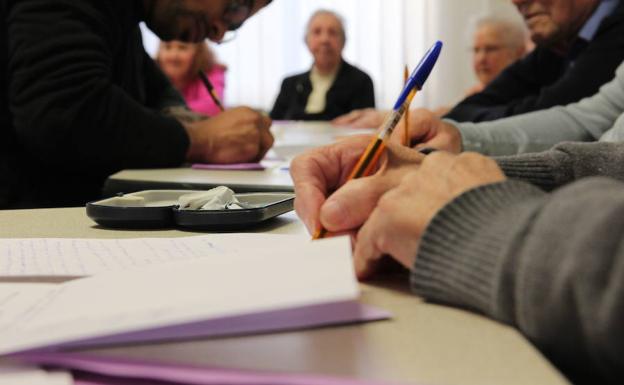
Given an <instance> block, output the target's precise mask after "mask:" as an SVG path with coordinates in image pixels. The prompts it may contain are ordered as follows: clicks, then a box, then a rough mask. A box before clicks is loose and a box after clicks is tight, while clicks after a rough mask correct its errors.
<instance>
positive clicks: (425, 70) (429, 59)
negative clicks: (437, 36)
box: [394, 41, 443, 110]
mask: <svg viewBox="0 0 624 385" xmlns="http://www.w3.org/2000/svg"><path fill="white" fill-rule="evenodd" d="M442 45H443V44H442V42H441V41H437V42H435V44H434V45H433V46H431V48H429V51H427V53H426V54H425V56H423V58H422V59H420V63H418V65H417V66H416V68H414V71H413V72H412V75H411V76H410V77H409V79H407V83H406V84H405V87H404V88H403V92H402V93H401V96H399V99H398V100H397V102H396V104H395V105H394V109H395V110H397V109H399V108H401V106H402V105H403V103H405V100H406V99H407V97H408V95H409V94H410V92H412V90H413V89H414V88H417V89H418V90H421V89H422V87H423V85H424V84H425V82H426V81H427V79H428V78H429V75H430V74H431V71H433V67H435V64H436V62H437V61H438V57H440V52H441V51H442Z"/></svg>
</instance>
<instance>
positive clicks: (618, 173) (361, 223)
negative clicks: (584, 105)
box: [291, 136, 624, 384]
mask: <svg viewBox="0 0 624 385" xmlns="http://www.w3.org/2000/svg"><path fill="white" fill-rule="evenodd" d="M397 139H398V138H397ZM369 141H370V138H369V137H368V136H361V137H352V138H347V139H344V140H342V141H340V142H338V143H337V144H334V145H332V146H328V147H324V148H320V149H316V150H313V151H311V152H309V153H307V154H304V155H301V156H299V157H297V158H296V159H295V160H294V161H293V163H292V165H291V175H292V177H293V180H294V182H295V192H296V200H295V207H296V210H297V214H298V215H299V216H300V218H301V219H302V220H303V221H304V223H305V224H306V226H307V228H308V229H309V231H310V232H313V231H314V230H315V229H316V228H317V226H318V225H319V224H322V225H323V227H324V228H325V229H327V230H329V231H331V232H334V233H339V234H341V233H350V234H352V239H353V240H354V251H353V254H354V264H355V270H356V273H357V274H358V277H359V278H361V279H366V278H369V277H371V276H372V275H374V274H375V272H376V270H377V268H378V267H379V265H380V264H381V263H382V262H384V258H390V259H391V261H394V262H395V263H397V264H400V265H401V266H404V267H405V268H406V269H409V271H410V282H409V284H410V286H411V288H412V290H413V291H414V293H415V294H417V295H420V296H422V297H424V298H425V299H427V300H429V301H433V302H438V303H442V304H446V305H451V306H457V307H461V308H465V309H470V310H473V311H477V312H480V313H482V314H484V315H486V316H488V317H491V318H493V319H495V320H498V321H500V322H503V323H506V324H509V325H512V326H514V327H516V328H518V330H520V331H521V332H522V333H523V334H524V335H525V336H526V337H527V338H528V339H529V340H530V341H531V342H533V343H534V344H535V346H537V347H538V348H539V349H540V350H541V351H542V353H543V354H544V355H545V356H546V357H547V358H549V359H550V360H551V361H552V362H553V363H554V364H555V365H556V366H557V367H558V368H559V369H560V370H561V371H562V372H563V373H564V374H565V375H566V376H568V377H569V378H570V379H571V380H572V381H573V382H574V383H577V384H595V383H604V384H607V383H608V384H618V383H621V382H622V379H623V378H624V339H623V338H622V333H621V325H622V324H623V323H624V290H622V282H624V247H622V246H623V245H622V239H623V236H622V229H623V228H624V167H622V164H624V144H623V143H565V144H560V145H558V146H556V147H554V148H553V149H551V150H549V151H546V152H543V153H536V154H526V155H518V156H510V157H502V158H497V159H491V158H487V157H485V156H483V155H480V154H476V153H462V154H459V155H455V154H451V153H447V152H442V151H438V152H434V153H432V154H430V155H427V156H425V155H423V154H421V153H419V152H417V151H415V150H413V149H410V148H407V147H404V146H401V145H400V144H398V143H393V142H390V143H389V144H388V150H387V158H386V162H385V164H384V165H383V167H380V169H379V170H378V172H377V173H376V174H374V175H373V176H370V177H366V178H360V179H355V180H351V181H350V182H348V183H346V184H344V183H345V180H346V176H347V175H349V173H350V171H351V169H352V168H353V167H354V165H355V163H356V162H357V160H358V159H359V156H360V154H361V153H362V151H363V150H364V148H365V147H366V146H367V145H368V143H369ZM397 142H398V140H397ZM335 190H337V191H335ZM333 191H335V192H334V193H332V192H333ZM384 256H387V257H384ZM406 283H407V282H406Z"/></svg>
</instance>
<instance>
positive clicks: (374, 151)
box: [313, 41, 442, 239]
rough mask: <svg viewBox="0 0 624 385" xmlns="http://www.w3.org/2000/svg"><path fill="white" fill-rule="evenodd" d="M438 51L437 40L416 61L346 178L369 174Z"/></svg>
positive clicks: (316, 235) (319, 234)
mask: <svg viewBox="0 0 624 385" xmlns="http://www.w3.org/2000/svg"><path fill="white" fill-rule="evenodd" d="M440 51H442V42H440V41H438V42H436V43H435V44H434V45H433V46H432V47H431V48H430V49H429V51H427V53H426V54H425V56H424V57H423V58H422V59H421V60H420V63H418V65H417V66H416V68H415V69H414V71H413V72H412V75H411V76H410V77H409V79H407V82H406V84H405V87H404V88H403V91H402V92H401V95H400V96H399V98H398V99H397V102H396V103H395V105H394V108H393V109H392V112H391V113H390V115H388V117H387V118H386V120H385V121H384V124H383V125H382V126H381V128H380V130H379V132H378V133H377V135H376V136H375V137H373V140H372V141H371V143H370V144H369V145H368V147H367V148H366V150H365V151H364V153H363V154H362V156H361V157H360V160H359V161H358V163H357V164H356V165H355V167H354V168H353V171H352V172H351V174H350V175H349V178H348V180H351V179H357V178H361V177H363V176H367V175H370V174H371V172H372V171H373V169H374V168H375V167H376V166H377V162H378V161H379V158H380V157H381V155H382V154H383V152H384V150H385V149H386V145H385V140H386V138H389V137H390V135H391V134H392V131H394V129H395V127H396V126H397V124H399V121H400V120H401V117H402V116H403V114H404V113H405V111H407V109H408V108H409V105H410V103H411V102H412V99H414V96H415V95H416V92H415V91H420V90H421V89H422V87H423V85H424V84H425V81H427V78H428V77H429V75H430V74H431V71H432V70H433V67H434V66H435V63H436V62H437V61H438V57H439V56H440ZM326 234H327V230H325V228H323V227H322V226H321V227H319V228H318V229H317V230H316V232H315V233H314V236H313V239H320V238H323V237H324V236H325V235H326Z"/></svg>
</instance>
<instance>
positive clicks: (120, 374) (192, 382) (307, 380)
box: [22, 353, 389, 385]
mask: <svg viewBox="0 0 624 385" xmlns="http://www.w3.org/2000/svg"><path fill="white" fill-rule="evenodd" d="M22 359H23V360H24V361H26V362H30V363H34V364H45V365H47V366H52V367H59V368H63V369H72V370H77V371H80V373H78V374H77V375H76V384H77V385H79V384H91V385H116V384H120V385H121V384H123V385H134V384H137V385H139V384H145V382H144V381H147V382H149V383H152V382H154V381H162V382H163V383H167V384H169V385H178V384H180V385H181V384H184V385H266V384H271V385H381V384H382V383H381V382H375V381H359V380H355V379H347V378H337V377H328V376H320V375H312V374H298V373H275V372H260V371H251V370H235V369H225V368H211V367H198V366H186V365H173V364H167V363H162V362H141V361H137V360H124V359H119V358H106V357H97V356H92V355H85V354H58V353H52V354H46V353H43V354H30V355H27V356H24V357H22ZM384 384H386V385H389V383H384Z"/></svg>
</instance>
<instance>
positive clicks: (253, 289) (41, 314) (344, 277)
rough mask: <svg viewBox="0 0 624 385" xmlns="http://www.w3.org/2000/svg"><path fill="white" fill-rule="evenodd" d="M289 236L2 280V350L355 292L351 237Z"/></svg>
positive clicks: (351, 296) (297, 304)
mask: <svg viewBox="0 0 624 385" xmlns="http://www.w3.org/2000/svg"><path fill="white" fill-rule="evenodd" d="M285 238H287V239H290V240H291V242H286V243H282V244H274V245H273V247H272V248H268V247H265V248H262V249H256V250H254V251H253V252H252V251H251V250H249V251H247V252H241V253H239V254H237V253H230V254H227V255H226V254H222V255H219V256H215V257H213V258H203V259H197V260H194V261H186V262H178V263H169V264H166V265H158V266H151V267H148V268H143V269H132V270H128V271H116V272H108V273H102V274H100V275H96V276H93V277H90V278H83V279H79V280H75V281H71V282H67V283H64V284H62V285H35V284H8V283H7V284H0V354H6V353H9V352H15V351H21V350H25V349H32V348H39V347H44V346H50V345H57V344H60V343H63V342H69V341H79V340H83V339H86V338H92V337H100V336H107V335H111V334H116V333H122V332H131V331H137V330H145V329H150V328H156V327H162V326H167V325H176V324H183V323H189V322H195V321H199V320H208V319H215V318H220V317H226V316H240V315H245V314H254V313H258V312H264V311H273V310H282V309H288V308H293V307H300V306H308V305H318V304H326V303H334V302H341V301H352V300H355V299H357V296H358V287H357V283H356V281H355V278H354V273H353V267H352V262H351V246H350V243H349V239H348V238H346V237H343V238H333V239H327V240H322V241H316V242H301V241H299V242H295V241H294V240H295V239H297V238H298V237H295V238H294V239H293V238H291V237H285ZM186 240H189V241H192V240H191V239H189V238H186ZM178 241H179V242H183V240H178Z"/></svg>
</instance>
